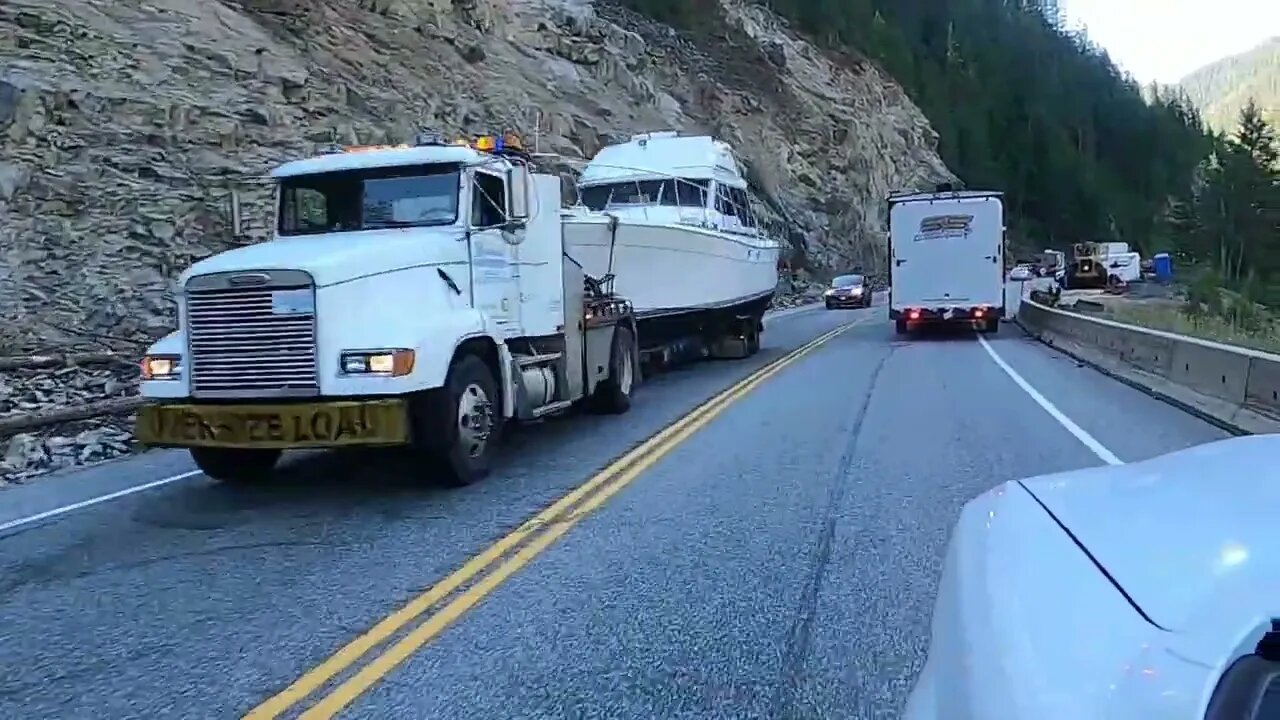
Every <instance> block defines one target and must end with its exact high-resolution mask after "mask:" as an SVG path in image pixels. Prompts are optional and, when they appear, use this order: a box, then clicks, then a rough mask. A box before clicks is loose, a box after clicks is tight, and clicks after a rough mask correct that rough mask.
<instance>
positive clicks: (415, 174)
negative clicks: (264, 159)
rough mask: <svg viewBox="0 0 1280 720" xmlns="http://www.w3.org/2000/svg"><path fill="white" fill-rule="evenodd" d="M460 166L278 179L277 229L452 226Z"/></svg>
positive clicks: (305, 232)
mask: <svg viewBox="0 0 1280 720" xmlns="http://www.w3.org/2000/svg"><path fill="white" fill-rule="evenodd" d="M459 172H460V168H459V166H457V165H417V166H409V167H395V168H367V169H360V170H344V171H340V172H330V173H320V174H317V175H300V176H298V177H291V178H285V179H283V180H282V181H281V183H280V213H279V218H280V220H279V227H278V230H279V233H280V234H281V235H316V234H320V233H334V232H353V231H357V230H381V229H385V228H400V227H424V226H431V225H452V224H453V223H454V222H456V221H457V219H458V189H459V187H460V179H459Z"/></svg>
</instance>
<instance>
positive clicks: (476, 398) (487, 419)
mask: <svg viewBox="0 0 1280 720" xmlns="http://www.w3.org/2000/svg"><path fill="white" fill-rule="evenodd" d="M492 432H493V403H491V402H490V401H489V394H488V393H486V392H485V391H484V388H482V387H480V385H479V384H477V383H471V384H470V385H468V386H467V387H466V388H465V389H464V390H463V391H462V396H461V397H459V398H458V443H459V445H461V446H462V451H463V452H464V453H466V455H467V457H469V458H477V457H480V455H482V454H484V449H485V445H486V444H487V443H488V441H489V436H490V435H491V434H492Z"/></svg>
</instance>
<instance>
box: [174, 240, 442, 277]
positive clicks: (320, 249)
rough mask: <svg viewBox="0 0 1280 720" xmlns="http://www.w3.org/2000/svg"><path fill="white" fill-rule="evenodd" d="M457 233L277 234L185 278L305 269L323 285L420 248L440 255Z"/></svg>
mask: <svg viewBox="0 0 1280 720" xmlns="http://www.w3.org/2000/svg"><path fill="white" fill-rule="evenodd" d="M459 237H461V232H460V231H458V230H456V229H455V228H430V229H424V228H394V229H389V230H366V231H363V232H345V233H338V234H333V235H303V236H296V237H287V238H280V239H277V240H272V241H270V242H264V243H258V244H256V245H248V246H245V247H240V248H236V249H234V250H229V251H227V252H224V253H221V254H218V255H214V256H213V257H211V258H208V259H205V260H201V261H200V262H198V263H196V264H194V265H192V266H191V267H190V268H188V269H187V271H186V272H184V273H183V274H182V277H181V278H180V280H179V282H180V283H181V284H185V283H186V281H187V278H190V277H192V276H195V275H207V274H209V273H218V272H234V271H237V270H305V271H307V272H308V273H310V274H311V276H312V277H313V278H314V279H315V281H316V285H317V286H319V287H324V286H326V285H333V284H335V283H340V282H343V281H346V280H352V279H355V278H359V277H366V276H369V275H376V274H378V273H383V272H389V271H392V270H398V269H400V268H403V267H405V263H406V258H410V257H416V256H420V255H421V254H422V252H421V251H422V250H423V246H424V245H427V244H431V243H439V244H440V248H439V249H440V253H439V256H440V257H441V258H442V260H443V258H446V257H448V255H449V254H450V253H451V251H453V250H454V249H455V247H454V246H455V243H454V241H455V240H457V239H458V238H459Z"/></svg>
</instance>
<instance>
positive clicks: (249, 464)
mask: <svg viewBox="0 0 1280 720" xmlns="http://www.w3.org/2000/svg"><path fill="white" fill-rule="evenodd" d="M190 450H191V459H192V460H194V461H195V463H196V467H198V468H200V472H202V473H204V474H205V475H208V476H209V477H211V478H213V479H214V480H217V481H219V482H224V483H236V484H240V483H251V482H258V481H261V480H265V479H267V478H269V477H271V472H272V471H273V470H275V468H276V463H277V462H279V461H280V454H281V451H280V450H258V449H247V448H208V447H194V448H191V449H190Z"/></svg>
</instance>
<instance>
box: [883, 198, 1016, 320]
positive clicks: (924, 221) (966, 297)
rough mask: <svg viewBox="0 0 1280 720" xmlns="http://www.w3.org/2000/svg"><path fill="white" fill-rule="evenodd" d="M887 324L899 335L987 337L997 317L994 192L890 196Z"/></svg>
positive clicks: (1000, 311)
mask: <svg viewBox="0 0 1280 720" xmlns="http://www.w3.org/2000/svg"><path fill="white" fill-rule="evenodd" d="M888 204H889V208H888V216H889V253H888V254H889V318H890V319H892V320H893V321H894V324H895V326H896V330H897V332H898V333H899V334H903V333H906V332H908V331H910V330H911V329H912V328H914V327H917V326H919V325H925V324H934V323H965V324H969V325H972V326H974V327H975V328H977V329H978V330H980V331H981V332H987V333H994V332H997V331H998V330H999V328H1000V318H1002V317H1004V314H1005V304H1004V235H1005V227H1004V201H1003V195H1002V194H1001V193H999V192H989V191H976V190H955V189H952V188H951V187H950V186H940V187H939V188H937V189H936V190H935V191H934V192H912V193H898V194H893V195H890V196H889V198H888Z"/></svg>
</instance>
